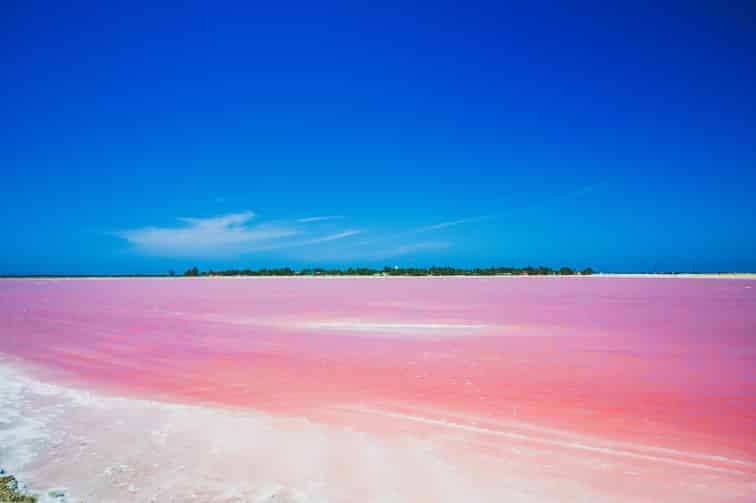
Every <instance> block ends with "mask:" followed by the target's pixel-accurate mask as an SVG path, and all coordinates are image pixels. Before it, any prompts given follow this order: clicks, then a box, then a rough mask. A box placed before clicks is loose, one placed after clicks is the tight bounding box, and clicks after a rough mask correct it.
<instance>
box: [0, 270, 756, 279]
mask: <svg viewBox="0 0 756 503" xmlns="http://www.w3.org/2000/svg"><path fill="white" fill-rule="evenodd" d="M357 278H358V279H374V280H377V279H382V280H386V279H412V278H415V279H421V278H425V279H428V278H438V279H451V278H473V279H474V278H477V279H492V278H499V279H501V278H504V279H514V278H541V279H545V278H647V279H654V278H665V279H736V280H737V279H739V280H756V273H729V272H728V273H680V274H672V273H658V274H654V273H594V274H590V275H581V274H574V275H560V274H548V275H543V274H532V275H528V274H496V275H431V274H427V275H416V276H412V275H357V274H355V275H329V274H320V275H307V276H305V275H290V276H283V275H269V276H262V275H254V276H245V275H239V276H220V275H217V276H216V275H212V276H211V275H205V276H178V275H177V276H168V275H113V276H106V275H103V276H96V275H91V276H90V275H86V276H75V275H72V276H62V275H61V276H56V275H39V276H33V275H28V276H0V280H40V281H41V280H125V279H155V280H161V279H180V280H219V279H228V280H245V279H305V280H317V279H357Z"/></svg>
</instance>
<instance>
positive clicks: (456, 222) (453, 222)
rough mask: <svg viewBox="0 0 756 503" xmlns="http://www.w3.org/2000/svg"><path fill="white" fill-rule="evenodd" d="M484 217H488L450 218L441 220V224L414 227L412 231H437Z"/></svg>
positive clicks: (477, 220)
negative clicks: (444, 220) (445, 220)
mask: <svg viewBox="0 0 756 503" xmlns="http://www.w3.org/2000/svg"><path fill="white" fill-rule="evenodd" d="M484 218H486V217H473V218H461V219H459V220H450V221H448V222H441V223H440V224H433V225H426V226H424V227H418V228H417V229H414V230H413V231H412V232H416V233H420V232H429V231H437V230H441V229H446V228H447V227H454V226H455V225H462V224H469V223H473V222H479V221H480V220H483V219H484Z"/></svg>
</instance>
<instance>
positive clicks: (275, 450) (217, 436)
mask: <svg viewBox="0 0 756 503" xmlns="http://www.w3.org/2000/svg"><path fill="white" fill-rule="evenodd" d="M331 414H336V415H339V416H340V417H339V420H337V421H328V422H321V421H319V420H311V419H310V418H307V417H286V416H273V415H268V414H262V413H258V412H254V411H248V410H246V411H245V410H234V409H227V408H218V407H206V406H196V405H177V404H169V403H162V402H157V401H151V400H140V399H132V398H123V397H117V396H110V395H105V394H101V393H93V392H89V391H86V390H82V389H76V388H72V387H67V386H61V385H56V384H50V383H48V382H44V381H40V380H39V379H37V378H36V377H34V376H33V374H30V373H29V370H28V368H27V369H26V370H23V369H22V368H21V367H19V365H18V362H14V361H13V360H12V359H10V358H6V357H0V445H2V446H3V448H2V450H0V465H2V466H3V467H5V468H6V469H7V470H9V471H12V473H14V474H16V475H17V476H18V478H19V480H21V481H23V482H24V483H25V484H26V485H27V486H28V487H29V488H31V490H32V491H34V493H36V494H39V495H40V496H41V499H40V501H41V502H43V503H44V502H58V503H76V502H81V501H97V502H99V503H107V502H123V501H134V502H161V503H162V502H185V501H200V502H219V503H220V502H229V503H230V502H257V503H274V502H278V503H283V502H291V503H294V502H300V503H310V502H348V501H349V502H352V501H363V502H373V501H374V502H379V501H408V502H409V501H439V502H460V501H466V502H475V501H479V502H488V501H511V502H522V503H536V502H568V501H572V502H587V501H601V502H618V503H619V502H630V501H636V502H645V501H648V502H651V501H660V499H658V498H662V499H661V500H666V501H670V500H671V499H668V498H683V499H684V500H685V501H701V502H705V501H732V502H745V501H749V499H748V498H749V497H750V496H749V495H753V491H754V489H756V483H754V481H753V480H751V479H750V476H749V475H747V474H746V473H741V472H740V471H739V470H738V469H737V467H735V468H733V467H729V468H724V469H722V468H718V467H717V465H718V463H717V462H713V461H714V460H709V461H707V460H706V459H698V460H692V461H691V460H685V459H682V458H679V459H678V457H677V456H676V455H675V454H674V453H671V452H663V451H660V452H643V451H640V452H638V451H633V450H627V451H625V450H623V449H622V448H621V447H618V446H595V445H591V444H590V443H587V440H586V439H580V438H576V437H574V436H568V437H564V438H561V437H560V436H559V435H558V433H557V432H551V431H543V430H541V431H539V430H537V429H536V430H532V429H528V428H527V427H524V428H523V425H520V428H519V429H513V430H509V431H501V430H497V431H495V432H494V431H493V430H490V429H489V428H486V427H484V426H472V425H470V424H466V425H463V424H461V423H449V422H447V421H437V420H433V419H431V418H428V417H423V416H417V415H407V414H398V413H392V412H386V411H377V410H355V409H354V408H351V410H350V408H345V409H344V410H339V409H338V408H336V409H334V410H332V411H331ZM350 414H353V415H360V416H363V417H362V424H363V425H364V424H365V422H364V419H365V415H368V416H369V417H372V418H373V419H374V420H375V421H378V422H380V424H381V425H382V428H384V429H385V428H390V429H392V432H391V434H380V433H377V432H375V431H374V432H370V431H361V430H360V429H359V428H358V429H353V428H351V427H349V426H347V424H350V423H352V422H353V421H352V419H353V418H352V417H350ZM331 419H333V417H332V418H331ZM339 423H341V424H342V426H339V425H338V424H339ZM586 454H590V456H586ZM744 468H747V469H750V468H752V467H744ZM662 475H663V477H662ZM619 479H622V482H621V483H622V486H621V489H619V490H618V487H616V486H615V485H616V484H617V483H619V482H618V481H619ZM669 480H674V481H675V482H674V484H670V483H669V482H668V481H669ZM51 494H52V495H56V494H57V496H51ZM677 500H680V501H682V499H676V501H677Z"/></svg>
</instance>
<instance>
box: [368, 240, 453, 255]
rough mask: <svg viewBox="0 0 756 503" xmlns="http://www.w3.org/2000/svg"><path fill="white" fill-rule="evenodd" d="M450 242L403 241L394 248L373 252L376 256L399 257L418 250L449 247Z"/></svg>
mask: <svg viewBox="0 0 756 503" xmlns="http://www.w3.org/2000/svg"><path fill="white" fill-rule="evenodd" d="M449 246H450V243H448V242H445V241H420V242H417V243H405V244H401V245H399V246H396V247H394V248H388V249H385V250H379V251H377V252H376V253H375V256H376V257H378V258H384V257H386V258H389V257H400V256H403V255H410V254H412V253H415V252H419V251H429V250H442V249H445V248H449Z"/></svg>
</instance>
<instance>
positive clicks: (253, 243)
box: [116, 211, 299, 257]
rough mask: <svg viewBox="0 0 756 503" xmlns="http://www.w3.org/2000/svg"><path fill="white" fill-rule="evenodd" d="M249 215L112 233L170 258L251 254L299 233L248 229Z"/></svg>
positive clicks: (282, 228) (274, 228)
mask: <svg viewBox="0 0 756 503" xmlns="http://www.w3.org/2000/svg"><path fill="white" fill-rule="evenodd" d="M254 216H255V214H254V213H253V212H251V211H244V212H241V213H231V214H228V215H221V216H218V217H211V218H179V219H178V220H179V222H181V223H182V224H183V225H182V226H179V227H142V228H138V229H130V230H125V231H121V232H118V233H116V234H117V235H118V236H120V237H122V238H123V239H125V240H127V241H128V242H129V243H131V244H132V245H133V246H134V247H135V248H136V249H137V250H138V251H140V252H142V253H146V254H150V255H164V256H172V257H199V256H224V255H233V254H239V253H243V252H246V251H252V250H255V249H257V248H259V247H261V246H264V245H267V244H271V243H272V242H275V241H276V240H280V239H281V238H286V237H291V236H294V235H296V234H298V233H299V231H298V230H297V229H296V228H294V227H291V226H286V225H274V224H259V225H255V226H251V225H249V223H250V221H251V220H252V219H253V218H254Z"/></svg>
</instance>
